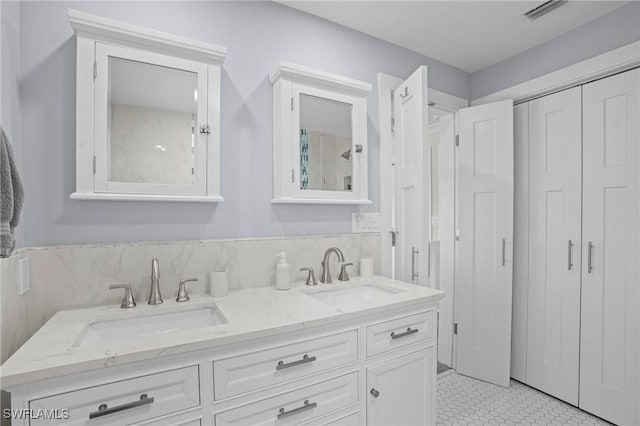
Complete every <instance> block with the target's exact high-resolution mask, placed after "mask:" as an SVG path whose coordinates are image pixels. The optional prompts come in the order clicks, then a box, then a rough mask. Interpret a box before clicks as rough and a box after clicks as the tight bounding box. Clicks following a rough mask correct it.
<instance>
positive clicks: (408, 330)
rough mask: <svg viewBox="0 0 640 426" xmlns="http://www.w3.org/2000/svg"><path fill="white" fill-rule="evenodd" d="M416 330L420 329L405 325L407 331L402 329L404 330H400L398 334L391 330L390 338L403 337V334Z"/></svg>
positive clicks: (415, 331) (409, 333) (407, 334)
mask: <svg viewBox="0 0 640 426" xmlns="http://www.w3.org/2000/svg"><path fill="white" fill-rule="evenodd" d="M418 331H420V330H418V329H417V328H411V327H407V331H404V332H402V333H400V334H396V333H395V332H393V331H392V332H391V338H392V339H399V338H401V337H404V336H409V335H411V334H416V333H417V332H418Z"/></svg>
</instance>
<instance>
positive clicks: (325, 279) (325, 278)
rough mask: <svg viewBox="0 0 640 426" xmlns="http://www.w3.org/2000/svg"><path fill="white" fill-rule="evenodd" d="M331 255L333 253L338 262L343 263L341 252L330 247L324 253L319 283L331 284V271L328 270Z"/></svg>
mask: <svg viewBox="0 0 640 426" xmlns="http://www.w3.org/2000/svg"><path fill="white" fill-rule="evenodd" d="M331 253H335V254H336V256H338V262H344V255H343V254H342V251H340V249H339V248H338V247H331V248H330V249H328V250H327V251H325V252H324V259H323V261H322V278H320V282H321V283H326V284H331V283H332V282H333V281H331V271H330V270H329V256H331Z"/></svg>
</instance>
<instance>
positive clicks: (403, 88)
mask: <svg viewBox="0 0 640 426" xmlns="http://www.w3.org/2000/svg"><path fill="white" fill-rule="evenodd" d="M393 107H394V117H395V127H394V133H393V137H394V143H393V157H394V158H395V166H394V176H395V177H394V181H395V182H394V186H395V187H394V197H395V200H394V202H395V215H396V232H397V238H396V276H395V278H396V279H399V280H402V281H407V282H412V283H415V284H421V285H427V254H428V253H427V241H428V235H427V232H428V230H429V226H428V223H427V224H425V217H427V212H429V211H430V209H429V197H428V196H427V194H426V192H428V188H429V182H428V176H429V171H428V170H425V167H428V165H429V161H425V159H426V157H427V156H428V152H429V150H427V149H425V147H426V146H427V144H428V137H429V135H428V126H429V118H428V113H427V107H428V101H427V67H426V66H421V67H420V68H418V69H417V70H416V71H415V72H414V73H413V74H411V76H410V77H409V78H408V79H406V80H405V81H404V82H403V83H402V84H400V86H398V88H397V89H396V90H395V91H394V94H393ZM427 159H428V158H427Z"/></svg>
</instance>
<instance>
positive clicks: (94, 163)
mask: <svg viewBox="0 0 640 426" xmlns="http://www.w3.org/2000/svg"><path fill="white" fill-rule="evenodd" d="M95 172H96V156H95V155H94V156H93V173H95Z"/></svg>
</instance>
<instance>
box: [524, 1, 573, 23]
mask: <svg viewBox="0 0 640 426" xmlns="http://www.w3.org/2000/svg"><path fill="white" fill-rule="evenodd" d="M567 2H568V0H549V1H546V2H544V3H542V4H541V5H540V6H536V7H534V8H533V9H531V10H530V11H528V12H526V13H525V14H524V16H526V17H527V18H529V19H530V20H532V21H533V20H535V19H538V18H539V17H541V16H543V15H546V14H547V13H549V12H551V11H553V10H556V9H557V8H559V7H560V6H563V5H565V4H566V3H567Z"/></svg>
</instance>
